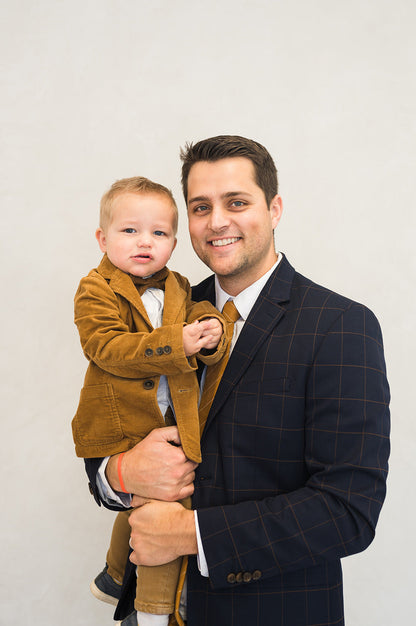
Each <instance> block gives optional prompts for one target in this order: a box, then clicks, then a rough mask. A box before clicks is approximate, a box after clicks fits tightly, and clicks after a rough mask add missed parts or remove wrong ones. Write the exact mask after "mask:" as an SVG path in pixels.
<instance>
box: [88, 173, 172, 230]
mask: <svg viewBox="0 0 416 626" xmlns="http://www.w3.org/2000/svg"><path fill="white" fill-rule="evenodd" d="M123 193H135V194H137V195H140V194H146V193H157V194H161V195H162V196H166V197H167V198H169V200H170V201H171V202H172V208H173V213H174V217H173V232H174V234H175V235H176V232H177V230H178V207H177V206H176V202H175V199H174V197H173V195H172V192H171V190H170V189H168V188H167V187H164V186H163V185H160V184H159V183H154V182H153V181H152V180H149V179H148V178H144V176H133V177H132V178H122V179H121V180H116V182H115V183H114V184H113V185H111V187H110V189H109V190H108V191H107V192H106V193H105V194H104V195H103V197H102V198H101V203H100V228H102V230H105V229H106V228H107V226H108V225H109V224H110V223H111V218H112V212H113V203H114V200H115V198H117V197H118V196H121V195H122V194H123Z"/></svg>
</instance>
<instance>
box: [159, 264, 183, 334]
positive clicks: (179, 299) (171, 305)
mask: <svg viewBox="0 0 416 626" xmlns="http://www.w3.org/2000/svg"><path fill="white" fill-rule="evenodd" d="M185 301H186V291H185V290H184V289H182V287H181V286H180V285H179V283H178V281H177V280H176V277H175V275H174V274H173V273H172V272H169V274H168V276H167V278H166V283H165V303H164V306H163V326H170V325H172V324H179V323H181V322H183V320H184V313H183V308H184V306H185Z"/></svg>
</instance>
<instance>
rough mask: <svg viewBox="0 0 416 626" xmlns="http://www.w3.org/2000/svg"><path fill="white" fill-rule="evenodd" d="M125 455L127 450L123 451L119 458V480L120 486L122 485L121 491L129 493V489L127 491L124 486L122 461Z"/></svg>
mask: <svg viewBox="0 0 416 626" xmlns="http://www.w3.org/2000/svg"><path fill="white" fill-rule="evenodd" d="M124 455H125V452H122V453H121V454H120V455H119V457H118V460H117V474H118V482H119V483H120V487H121V491H122V492H123V493H128V491H126V488H125V486H124V481H123V477H122V475H121V461H122V458H123V456H124Z"/></svg>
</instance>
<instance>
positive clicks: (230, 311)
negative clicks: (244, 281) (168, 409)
mask: <svg viewBox="0 0 416 626" xmlns="http://www.w3.org/2000/svg"><path fill="white" fill-rule="evenodd" d="M222 314H223V315H224V317H225V319H226V320H227V328H226V333H227V339H228V342H229V343H228V348H227V352H226V354H225V355H224V358H223V359H221V361H219V362H218V363H216V364H215V365H211V366H210V367H208V369H207V373H206V377H205V384H204V388H203V390H202V396H201V402H200V405H199V421H200V424H201V432H202V430H203V428H204V425H205V422H206V421H207V417H208V413H209V410H210V408H211V404H212V401H213V400H214V396H215V393H216V391H217V389H218V385H219V383H220V380H221V377H222V375H223V373H224V370H225V368H226V365H227V362H228V358H229V356H230V348H231V340H232V337H233V331H234V323H235V322H236V321H237V320H238V319H239V318H240V313H239V312H238V310H237V307H236V306H235V304H234V302H233V301H232V300H228V301H227V302H226V303H225V304H224V308H223V310H222Z"/></svg>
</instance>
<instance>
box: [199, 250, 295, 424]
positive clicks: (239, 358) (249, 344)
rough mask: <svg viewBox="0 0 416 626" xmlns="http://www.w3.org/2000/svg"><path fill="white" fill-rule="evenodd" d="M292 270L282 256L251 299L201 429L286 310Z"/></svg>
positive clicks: (214, 412) (222, 402) (221, 403)
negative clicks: (243, 322) (284, 304)
mask: <svg viewBox="0 0 416 626" xmlns="http://www.w3.org/2000/svg"><path fill="white" fill-rule="evenodd" d="M294 273H295V270H294V269H293V267H292V266H291V265H290V263H289V262H288V261H287V259H286V257H283V259H282V261H281V262H280V264H279V265H278V267H277V268H276V270H275V272H273V274H272V275H271V276H270V278H269V280H268V281H267V283H266V285H265V286H264V288H263V289H262V291H261V293H260V295H259V297H258V298H257V300H256V302H255V303H254V305H253V308H252V310H251V312H250V314H249V316H248V318H247V320H246V322H245V324H244V326H243V329H242V331H241V333H240V335H239V337H238V340H237V342H236V344H235V346H234V350H233V352H232V354H231V356H230V359H229V361H228V363H227V367H226V368H225V371H224V374H223V377H222V379H221V381H220V384H219V386H218V389H217V393H216V394H215V398H214V401H213V403H212V407H211V410H210V413H209V415H208V419H207V423H206V425H205V429H207V428H208V426H209V424H210V422H211V421H212V420H213V419H214V417H215V415H216V414H217V412H218V411H219V409H220V408H221V407H222V405H223V404H224V402H225V401H226V400H227V398H228V396H229V395H230V393H231V391H232V389H233V387H234V386H235V385H236V384H237V383H238V381H239V380H240V379H241V377H242V376H243V375H244V373H245V371H246V370H247V368H248V367H249V365H250V363H251V362H252V361H253V359H254V358H255V356H256V354H257V353H258V351H259V349H260V347H261V346H262V344H263V343H264V342H265V341H266V339H267V337H269V335H270V334H271V332H272V331H273V330H274V329H275V328H276V326H277V325H278V324H279V322H280V321H281V319H282V317H283V315H284V313H285V310H286V309H285V307H284V306H282V305H283V303H285V302H287V301H288V300H289V299H290V290H291V286H292V281H293V276H294Z"/></svg>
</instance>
